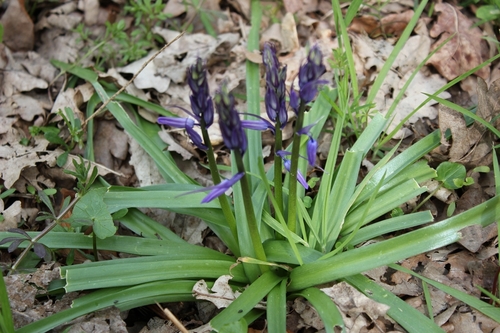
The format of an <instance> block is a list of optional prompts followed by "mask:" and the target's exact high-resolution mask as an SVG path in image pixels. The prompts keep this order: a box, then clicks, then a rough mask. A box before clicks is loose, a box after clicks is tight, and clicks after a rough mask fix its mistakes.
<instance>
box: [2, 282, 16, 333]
mask: <svg viewBox="0 0 500 333" xmlns="http://www.w3.org/2000/svg"><path fill="white" fill-rule="evenodd" d="M0 280H1V281H0V328H1V329H2V332H5V333H14V321H13V320H12V311H11V310H10V303H9V296H8V295H7V289H6V287H5V281H4V279H3V276H1V277H0Z"/></svg>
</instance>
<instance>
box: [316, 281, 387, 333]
mask: <svg viewBox="0 0 500 333" xmlns="http://www.w3.org/2000/svg"><path fill="white" fill-rule="evenodd" d="M321 291H322V292H324V293H325V294H327V295H328V296H330V298H331V299H332V300H333V301H334V302H335V304H337V306H338V307H339V309H340V313H341V314H342V318H343V319H344V323H345V325H346V327H347V328H349V329H351V330H353V329H354V330H355V331H356V327H360V325H363V323H364V325H368V323H369V322H368V321H367V320H366V318H365V315H366V316H368V317H369V318H370V319H371V320H376V319H378V318H379V317H380V318H385V317H386V313H387V311H388V310H389V306H387V305H385V304H381V303H377V302H375V301H374V300H372V299H370V298H368V297H366V296H365V295H363V294H362V293H361V292H359V291H358V290H357V289H356V288H354V287H353V286H351V285H350V284H348V283H346V282H340V283H337V284H335V285H333V286H332V287H330V288H323V289H321Z"/></svg>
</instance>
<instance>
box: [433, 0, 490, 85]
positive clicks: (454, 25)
mask: <svg viewBox="0 0 500 333" xmlns="http://www.w3.org/2000/svg"><path fill="white" fill-rule="evenodd" d="M434 10H435V11H436V12H437V13H438V15H439V16H438V20H437V22H436V23H435V24H434V26H433V27H432V29H431V31H430V32H429V34H430V36H431V37H433V38H437V37H439V40H438V41H437V42H436V43H434V44H433V45H432V50H435V49H436V48H437V47H438V46H439V45H441V43H443V42H444V41H445V40H446V39H447V38H449V37H450V36H452V35H454V36H453V37H452V38H451V39H450V40H449V41H448V43H446V44H445V45H444V46H443V47H442V48H441V49H439V50H438V51H437V52H436V53H435V54H434V55H433V56H432V57H431V58H430V59H429V61H428V62H427V64H431V65H433V66H434V67H435V68H436V69H437V70H438V72H439V73H440V74H441V75H443V76H444V77H445V78H447V79H448V80H452V79H454V78H455V77H457V76H460V75H461V74H463V73H465V72H466V71H468V70H471V69H472V68H474V67H476V66H478V65H479V64H481V63H482V62H483V60H486V59H487V57H488V45H487V43H486V41H484V40H483V39H482V32H481V30H480V29H479V28H478V27H473V28H472V25H473V22H472V21H471V20H470V19H469V18H467V17H466V16H465V15H463V14H462V13H461V12H460V11H459V10H458V9H457V8H456V7H454V6H452V5H451V4H449V3H438V4H436V5H435V7H434ZM489 72H490V70H489V65H488V66H485V67H483V68H481V69H480V70H478V71H477V72H476V75H478V76H480V77H482V78H484V79H487V78H488V76H489Z"/></svg>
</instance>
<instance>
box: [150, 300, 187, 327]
mask: <svg viewBox="0 0 500 333" xmlns="http://www.w3.org/2000/svg"><path fill="white" fill-rule="evenodd" d="M155 303H156V305H157V306H158V307H159V308H160V309H162V310H163V313H165V315H166V316H167V318H168V319H169V320H170V321H171V322H172V323H173V324H174V325H175V327H177V328H178V329H179V331H181V332H182V333H189V331H188V330H187V329H186V328H185V327H184V325H182V323H181V322H180V321H179V319H177V317H176V316H174V314H173V313H172V312H171V311H170V310H169V309H168V308H163V307H162V306H161V305H160V304H158V302H155Z"/></svg>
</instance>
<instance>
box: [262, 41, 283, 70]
mask: <svg viewBox="0 0 500 333" xmlns="http://www.w3.org/2000/svg"><path fill="white" fill-rule="evenodd" d="M262 62H263V63H264V66H266V70H267V69H268V68H272V67H275V68H278V67H279V61H278V56H277V55H276V47H275V46H274V44H273V43H265V44H264V50H263V51H262Z"/></svg>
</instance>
